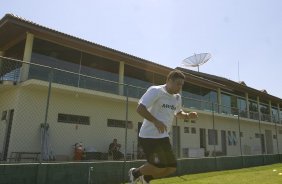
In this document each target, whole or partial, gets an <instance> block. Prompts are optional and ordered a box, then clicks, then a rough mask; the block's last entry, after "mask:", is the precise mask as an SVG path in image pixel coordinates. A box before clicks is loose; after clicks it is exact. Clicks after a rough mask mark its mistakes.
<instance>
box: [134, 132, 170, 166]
mask: <svg viewBox="0 0 282 184" xmlns="http://www.w3.org/2000/svg"><path fill="white" fill-rule="evenodd" d="M139 140H140V144H141V146H142V148H143V151H144V153H145V155H146V159H147V162H149V163H150V164H152V165H154V166H156V167H159V168H165V167H176V158H175V156H174V153H173V151H172V148H171V144H170V142H169V138H168V137H165V138H158V139H151V138H141V137H140V138H139Z"/></svg>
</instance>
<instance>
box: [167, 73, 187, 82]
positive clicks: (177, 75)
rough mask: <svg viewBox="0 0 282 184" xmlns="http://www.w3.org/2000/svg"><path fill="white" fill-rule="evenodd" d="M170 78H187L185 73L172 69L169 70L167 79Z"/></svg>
mask: <svg viewBox="0 0 282 184" xmlns="http://www.w3.org/2000/svg"><path fill="white" fill-rule="evenodd" d="M169 79H171V80H175V79H185V75H184V73H182V72H181V71H180V70H172V71H171V72H169V74H168V75H167V78H166V80H167V81H168V80H169Z"/></svg>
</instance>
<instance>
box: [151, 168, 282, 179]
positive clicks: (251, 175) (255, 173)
mask: <svg viewBox="0 0 282 184" xmlns="http://www.w3.org/2000/svg"><path fill="white" fill-rule="evenodd" d="M279 173H281V174H279ZM151 183H152V184H162V183H167V184H171V183H177V184H282V164H273V165H267V166H260V167H251V168H244V169H236V170H228V171H217V172H208V173H201V174H188V175H184V176H179V177H171V178H165V179H159V180H154V181H152V182H151Z"/></svg>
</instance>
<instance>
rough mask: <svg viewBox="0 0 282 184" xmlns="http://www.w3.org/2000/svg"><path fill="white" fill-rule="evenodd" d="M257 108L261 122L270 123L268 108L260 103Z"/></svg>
mask: <svg viewBox="0 0 282 184" xmlns="http://www.w3.org/2000/svg"><path fill="white" fill-rule="evenodd" d="M259 107H260V113H261V120H262V121H268V122H270V121H271V119H270V110H269V106H268V105H267V104H264V103H260V104H259Z"/></svg>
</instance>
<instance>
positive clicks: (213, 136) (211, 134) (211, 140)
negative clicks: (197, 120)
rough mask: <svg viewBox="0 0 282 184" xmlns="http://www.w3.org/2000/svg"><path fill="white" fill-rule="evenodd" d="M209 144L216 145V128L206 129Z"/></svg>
mask: <svg viewBox="0 0 282 184" xmlns="http://www.w3.org/2000/svg"><path fill="white" fill-rule="evenodd" d="M208 138H209V145H217V144H218V142H217V139H218V138H217V130H214V129H208Z"/></svg>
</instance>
